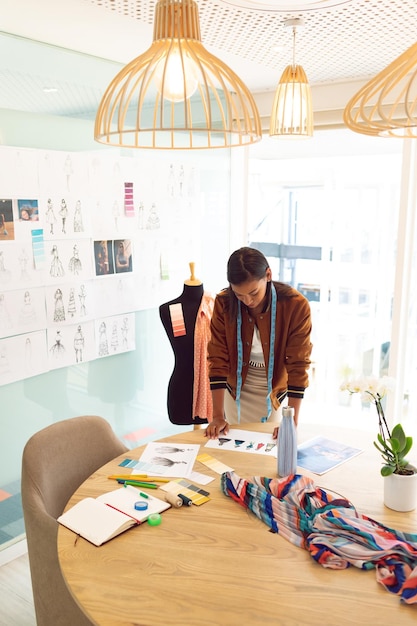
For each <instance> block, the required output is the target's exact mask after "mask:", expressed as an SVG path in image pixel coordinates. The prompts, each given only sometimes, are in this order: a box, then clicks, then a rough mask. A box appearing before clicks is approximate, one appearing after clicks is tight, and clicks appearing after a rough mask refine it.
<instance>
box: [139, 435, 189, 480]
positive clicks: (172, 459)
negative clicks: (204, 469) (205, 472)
mask: <svg viewBox="0 0 417 626" xmlns="http://www.w3.org/2000/svg"><path fill="white" fill-rule="evenodd" d="M179 446H181V444H176V445H174V444H169V443H167V444H163V445H161V443H158V442H150V443H148V444H147V446H146V448H145V450H144V451H143V453H142V455H141V457H140V459H139V461H138V462H137V464H136V465H135V467H134V468H133V469H132V476H133V474H140V473H146V474H153V475H155V476H177V477H179V478H185V477H187V476H189V475H190V473H191V472H192V469H193V466H194V463H195V460H196V458H197V454H198V451H199V448H200V446H199V445H197V444H186V445H184V447H179Z"/></svg>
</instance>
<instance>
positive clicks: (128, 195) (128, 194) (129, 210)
mask: <svg viewBox="0 0 417 626" xmlns="http://www.w3.org/2000/svg"><path fill="white" fill-rule="evenodd" d="M124 205H125V215H126V217H134V215H135V205H134V201H133V183H125V198H124Z"/></svg>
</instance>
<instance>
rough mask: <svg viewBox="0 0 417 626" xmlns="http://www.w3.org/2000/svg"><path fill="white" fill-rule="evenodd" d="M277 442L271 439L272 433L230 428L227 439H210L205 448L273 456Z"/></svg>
mask: <svg viewBox="0 0 417 626" xmlns="http://www.w3.org/2000/svg"><path fill="white" fill-rule="evenodd" d="M276 445H277V440H276V439H273V438H272V433H258V432H253V431H247V430H239V429H235V428H231V429H230V430H229V432H228V434H227V437H219V438H218V439H210V440H209V441H208V442H207V443H206V444H205V447H206V448H223V449H226V450H236V451H237V452H247V453H249V454H268V455H269V456H271V454H275V448H276Z"/></svg>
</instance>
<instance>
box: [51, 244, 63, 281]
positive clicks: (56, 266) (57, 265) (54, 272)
mask: <svg viewBox="0 0 417 626" xmlns="http://www.w3.org/2000/svg"><path fill="white" fill-rule="evenodd" d="M51 254H52V256H53V259H52V262H51V268H50V270H49V274H50V276H51V277H52V278H61V277H62V276H65V272H64V267H63V265H62V263H61V259H60V258H59V252H58V247H57V246H56V245H55V246H52V250H51Z"/></svg>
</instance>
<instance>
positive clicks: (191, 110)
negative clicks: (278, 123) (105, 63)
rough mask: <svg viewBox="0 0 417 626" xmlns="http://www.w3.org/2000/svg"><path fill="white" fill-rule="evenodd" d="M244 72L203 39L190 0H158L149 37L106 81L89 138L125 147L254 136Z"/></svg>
mask: <svg viewBox="0 0 417 626" xmlns="http://www.w3.org/2000/svg"><path fill="white" fill-rule="evenodd" d="M261 137H262V131H261V122H260V118H259V113H258V110H257V107H256V104H255V101H254V99H253V97H252V95H251V93H250V92H249V90H248V89H247V87H246V86H245V85H244V83H243V82H242V80H241V79H240V78H239V77H238V76H237V75H236V74H235V73H234V72H233V70H231V69H230V68H229V67H227V65H225V64H224V63H223V62H222V61H220V59H218V58H217V57H215V56H213V55H212V54H210V53H209V52H208V51H207V50H206V49H205V48H204V46H203V45H202V43H201V37H200V23H199V16H198V8H197V4H196V3H195V2H194V0H158V2H157V4H156V7H155V20H154V33H153V43H152V45H151V47H150V48H149V49H148V50H147V51H146V52H144V53H143V54H141V55H140V56H138V57H137V58H136V59H134V60H133V61H131V62H130V63H129V64H128V65H127V66H126V67H125V68H123V69H122V70H121V72H119V74H117V76H116V77H115V78H114V79H113V81H112V82H111V83H110V85H109V86H108V88H107V90H106V92H105V94H104V96H103V98H102V100H101V103H100V105H99V108H98V111H97V115H96V122H95V130H94V138H95V140H96V141H99V142H100V143H104V144H108V145H112V146H121V147H127V148H158V149H180V150H181V149H194V148H200V149H204V148H227V147H233V146H243V145H248V144H251V143H254V142H256V141H259V140H260V139H261Z"/></svg>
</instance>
